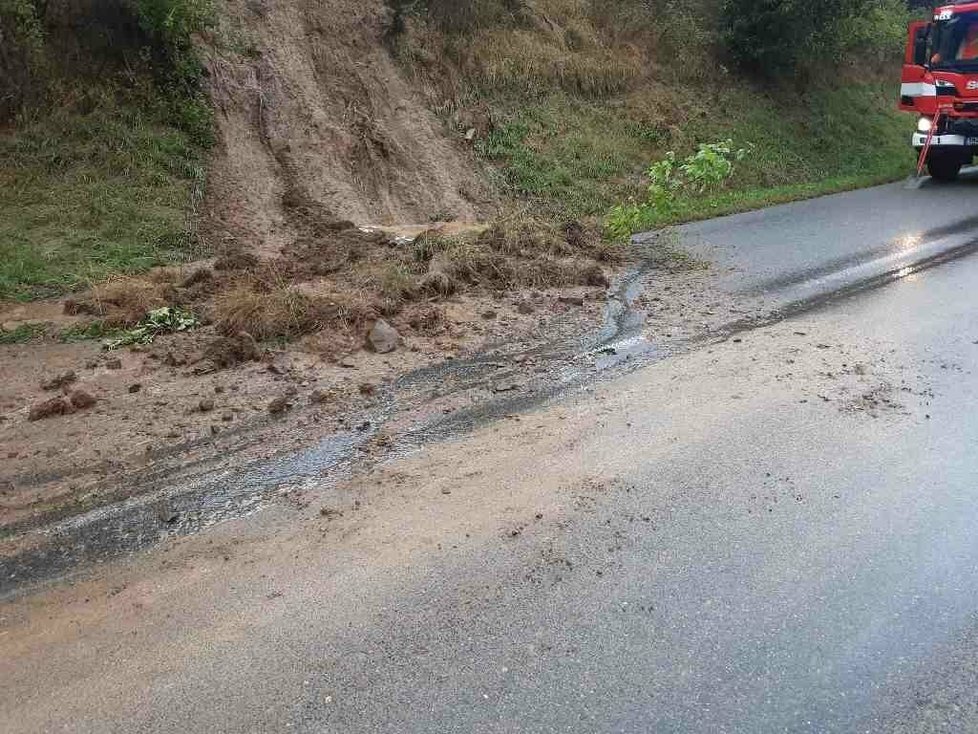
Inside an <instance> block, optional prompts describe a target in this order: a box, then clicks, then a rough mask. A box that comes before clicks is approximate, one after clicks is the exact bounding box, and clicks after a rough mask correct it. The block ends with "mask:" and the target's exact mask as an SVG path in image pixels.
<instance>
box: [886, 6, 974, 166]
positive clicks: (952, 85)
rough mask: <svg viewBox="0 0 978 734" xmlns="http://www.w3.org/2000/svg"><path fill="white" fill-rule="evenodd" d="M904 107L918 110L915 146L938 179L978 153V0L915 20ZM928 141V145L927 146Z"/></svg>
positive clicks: (902, 98) (903, 86)
mask: <svg viewBox="0 0 978 734" xmlns="http://www.w3.org/2000/svg"><path fill="white" fill-rule="evenodd" d="M900 109H901V110H905V111H907V112H914V113H917V115H918V116H919V118H918V120H917V130H916V131H915V132H914V134H913V138H912V141H911V144H912V145H913V147H914V148H915V149H916V150H917V151H918V154H919V153H920V152H921V151H922V150H924V148H925V147H926V148H927V159H926V164H927V169H928V172H929V173H930V174H931V176H933V177H934V178H935V179H938V180H941V181H950V180H954V179H955V178H957V176H958V173H959V172H960V170H961V168H962V166H964V165H967V164H970V163H971V162H972V160H973V159H974V157H975V155H978V0H969V1H968V2H957V3H953V4H950V5H940V6H938V7H937V8H935V9H934V15H933V19H932V20H930V21H915V22H913V23H911V24H910V28H909V33H908V37H907V47H906V53H905V57H904V64H903V75H902V79H901V85H900ZM928 139H929V145H928Z"/></svg>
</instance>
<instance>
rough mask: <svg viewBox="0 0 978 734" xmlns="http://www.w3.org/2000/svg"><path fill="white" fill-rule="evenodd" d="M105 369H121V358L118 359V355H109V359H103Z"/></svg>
mask: <svg viewBox="0 0 978 734" xmlns="http://www.w3.org/2000/svg"><path fill="white" fill-rule="evenodd" d="M105 369H107V370H121V369H122V360H121V359H119V358H118V357H110V358H109V359H107V360H105Z"/></svg>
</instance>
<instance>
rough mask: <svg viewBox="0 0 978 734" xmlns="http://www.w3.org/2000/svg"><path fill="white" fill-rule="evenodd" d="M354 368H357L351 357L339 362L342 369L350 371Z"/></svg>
mask: <svg viewBox="0 0 978 734" xmlns="http://www.w3.org/2000/svg"><path fill="white" fill-rule="evenodd" d="M356 366H357V362H356V360H355V359H353V357H343V359H341V360H340V367H344V368H346V369H348V370H352V369H355V368H356Z"/></svg>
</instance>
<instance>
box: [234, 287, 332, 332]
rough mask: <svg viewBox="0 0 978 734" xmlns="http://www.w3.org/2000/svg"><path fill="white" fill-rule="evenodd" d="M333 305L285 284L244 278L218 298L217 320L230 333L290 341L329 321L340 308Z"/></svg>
mask: <svg viewBox="0 0 978 734" xmlns="http://www.w3.org/2000/svg"><path fill="white" fill-rule="evenodd" d="M331 305H333V304H330V303H328V302H327V301H325V300H323V299H320V298H317V297H314V296H311V295H309V294H307V293H304V292H303V291H301V290H299V289H298V288H295V287H292V286H288V285H285V284H284V283H283V284H279V285H272V286H268V285H265V284H262V283H257V282H251V281H242V282H241V283H239V284H238V286H236V287H234V288H232V289H230V290H228V291H226V292H224V293H222V294H220V295H219V296H218V297H217V299H216V301H215V303H214V321H215V323H216V324H217V327H218V329H219V330H220V331H221V332H222V333H224V334H227V335H233V334H238V333H240V332H245V333H248V334H251V335H252V336H253V337H255V339H258V340H259V341H274V340H283V341H287V340H291V339H295V338H296V337H299V336H302V335H304V334H309V333H312V332H314V331H316V330H317V329H319V328H320V327H321V326H323V325H324V324H325V323H327V322H328V321H329V316H330V315H334V314H335V313H337V312H338V311H339V309H338V308H335V309H333V308H330V306H331Z"/></svg>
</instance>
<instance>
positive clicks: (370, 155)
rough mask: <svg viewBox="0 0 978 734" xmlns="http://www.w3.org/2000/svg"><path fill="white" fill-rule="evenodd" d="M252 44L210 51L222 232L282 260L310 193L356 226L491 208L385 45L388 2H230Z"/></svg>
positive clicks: (471, 164)
mask: <svg viewBox="0 0 978 734" xmlns="http://www.w3.org/2000/svg"><path fill="white" fill-rule="evenodd" d="M225 12H226V13H227V18H226V23H227V24H228V25H229V26H230V30H229V31H228V35H230V37H232V38H238V39H240V41H239V42H240V44H241V45H242V46H243V48H241V49H236V50H233V51H228V50H224V49H222V50H220V51H218V50H212V51H210V52H209V53H208V60H207V69H208V72H209V87H210V91H211V95H212V98H213V100H214V105H215V110H216V123H217V129H218V135H219V146H218V151H217V154H216V155H215V157H214V160H213V164H212V168H211V170H210V173H209V180H208V191H209V193H208V197H207V209H208V213H209V216H210V219H211V222H210V225H211V227H212V228H213V229H214V230H215V231H217V232H220V231H221V230H223V231H224V232H225V233H226V234H228V235H230V236H231V237H233V238H235V239H237V240H240V241H241V242H244V243H248V244H249V245H252V246H253V247H256V248H258V250H259V251H261V252H274V251H275V250H276V249H277V248H278V247H281V246H282V245H285V244H288V243H289V242H290V239H291V238H292V237H293V236H294V230H293V227H292V225H291V222H290V219H289V216H288V213H287V211H286V209H285V208H284V207H283V197H286V196H289V195H293V194H298V195H299V196H301V197H303V198H308V199H311V200H312V201H314V202H316V203H318V204H320V205H322V206H323V207H324V208H325V210H326V211H327V212H329V214H331V215H332V216H333V217H335V218H337V219H346V220H352V221H354V222H355V223H357V224H361V225H362V224H396V223H425V222H429V221H438V220H441V221H475V220H477V219H479V218H480V217H481V216H484V215H486V214H488V211H489V209H490V208H491V204H490V196H489V193H488V189H487V187H486V185H485V184H484V182H483V181H482V179H481V177H480V173H479V171H478V170H477V165H476V163H475V161H474V158H473V157H472V156H471V155H470V153H469V152H468V151H467V150H465V148H464V141H462V140H452V139H451V138H450V137H449V136H448V135H447V134H446V128H445V126H444V125H443V123H442V122H441V121H439V120H438V119H437V117H436V116H435V115H434V114H433V113H432V112H431V110H429V109H428V108H427V107H426V106H425V103H424V98H423V96H422V95H420V94H418V93H417V91H416V90H415V89H413V88H412V86H411V85H410V84H409V83H408V82H407V81H406V80H405V78H404V76H403V74H402V72H401V71H400V70H399V69H398V68H397V66H396V64H395V62H394V60H393V59H392V57H391V55H390V54H389V52H388V50H387V48H386V47H385V45H384V34H385V32H386V24H387V22H388V20H389V19H388V11H387V9H386V6H385V5H384V3H383V2H382V1H381V0H330V1H329V2H314V1H313V0H294V1H293V2H287V3H282V2H275V3H273V2H270V1H269V0H247V1H246V0H231V1H230V2H228V3H226V11H225Z"/></svg>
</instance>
